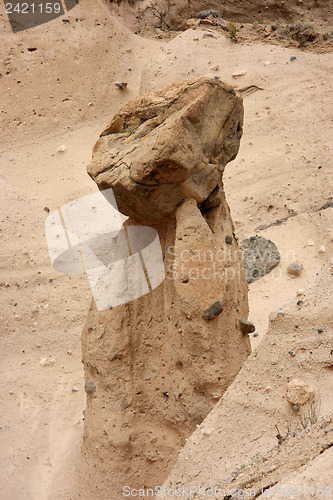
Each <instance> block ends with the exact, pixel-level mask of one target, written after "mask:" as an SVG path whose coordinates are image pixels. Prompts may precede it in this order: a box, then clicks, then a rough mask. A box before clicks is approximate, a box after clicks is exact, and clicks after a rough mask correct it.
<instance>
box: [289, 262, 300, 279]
mask: <svg viewBox="0 0 333 500" xmlns="http://www.w3.org/2000/svg"><path fill="white" fill-rule="evenodd" d="M302 267H303V266H302V264H299V263H298V262H292V263H291V264H290V265H289V266H288V268H287V271H288V274H290V276H292V277H296V276H299V275H300V274H301V271H302Z"/></svg>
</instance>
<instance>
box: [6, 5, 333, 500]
mask: <svg viewBox="0 0 333 500" xmlns="http://www.w3.org/2000/svg"><path fill="white" fill-rule="evenodd" d="M230 3H231V4H232V2H229V4H230ZM295 3H296V2H295ZM304 3H305V4H307V2H304ZM229 4H227V5H229ZM147 5H150V4H149V3H148V2H139V3H136V4H135V6H134V8H133V7H132V6H130V5H127V4H126V3H125V4H123V3H120V4H117V5H114V4H109V3H107V2H104V1H103V0H98V1H95V2H93V1H92V0H82V1H80V2H79V4H78V5H77V6H75V7H74V8H73V9H72V10H71V11H69V12H68V13H66V14H65V16H62V17H58V18H56V19H54V20H52V21H50V22H49V23H46V24H42V25H40V26H37V27H34V28H31V29H28V30H23V31H19V32H17V33H13V32H12V30H11V27H10V23H9V20H8V18H7V15H6V13H5V8H4V4H1V5H0V26H1V32H0V40H1V43H0V89H1V126H0V127H1V128H0V130H1V143H0V181H1V243H0V251H1V276H0V287H1V306H2V307H1V310H2V321H1V330H0V346H1V363H0V373H1V391H0V401H1V403H0V408H1V410H0V438H1V439H0V443H1V446H0V478H1V482H0V484H1V494H0V496H1V498H2V499H3V500H20V499H22V500H27V499H32V500H44V499H45V500H46V499H54V498H59V499H60V498H61V499H66V500H67V499H68V500H69V499H75V498H84V499H90V498H96V499H99V498H100V499H104V498H122V496H119V497H117V496H116V495H113V493H112V492H110V491H108V490H107V486H106V483H105V484H103V481H102V482H101V484H100V487H99V489H98V492H97V491H96V492H95V493H94V487H93V486H91V485H90V486H89V485H86V486H85V487H84V488H82V487H81V488H80V485H78V479H77V478H78V475H79V473H80V470H81V454H80V453H81V452H80V450H81V446H82V444H83V438H84V429H83V424H84V422H83V418H84V417H83V410H84V408H85V404H86V393H85V386H84V384H85V381H84V372H83V366H82V362H81V357H82V355H81V332H82V329H83V326H84V323H85V319H86V316H87V312H88V309H89V305H90V302H91V290H90V287H89V283H88V279H87V277H86V276H85V275H83V274H63V273H60V272H57V271H55V270H54V269H53V267H52V265H51V262H50V257H49V252H48V247H47V241H46V236H45V220H46V218H47V216H48V214H49V212H53V211H54V210H57V209H58V208H59V207H60V206H62V205H64V204H66V203H68V202H70V201H73V200H75V199H77V198H80V197H81V196H84V195H87V194H90V193H94V192H96V191H97V190H98V189H97V186H96V184H95V183H94V182H93V180H92V179H91V178H90V177H89V176H88V174H87V171H86V169H87V165H88V164H89V163H90V161H91V153H92V148H93V145H94V144H95V142H96V140H97V139H98V136H99V134H100V132H101V131H102V130H103V128H105V126H106V125H107V123H108V122H109V121H110V119H111V118H112V116H113V115H114V114H115V113H116V111H117V110H118V109H119V108H121V107H122V106H123V105H124V104H125V103H126V102H127V101H129V100H131V99H133V98H135V97H137V96H138V95H142V94H144V93H148V92H154V91H156V90H160V89H163V88H164V87H166V86H167V85H170V84H172V83H174V82H176V81H179V80H186V79H192V78H196V77H199V76H211V77H215V76H218V77H219V78H220V79H221V80H222V81H223V82H226V83H228V84H230V85H232V86H233V87H234V88H236V89H238V90H239V91H241V93H242V96H243V101H244V111H245V116H244V133H243V137H242V139H241V147H240V150H239V153H238V155H237V157H236V159H235V160H234V161H232V162H230V163H229V164H228V165H227V167H226V169H225V172H224V176H223V179H224V187H225V191H226V198H227V201H228V203H229V206H230V209H231V214H232V218H233V221H234V225H235V233H236V235H237V237H238V239H239V241H241V240H243V239H245V238H249V237H251V236H254V235H260V236H263V237H265V238H268V239H270V240H272V241H273V242H274V243H275V244H276V246H277V248H278V250H279V252H280V256H281V261H280V263H279V265H278V266H277V267H276V268H275V269H274V270H273V271H272V272H271V273H269V274H267V275H266V276H264V277H262V278H260V279H259V280H257V281H255V282H254V283H251V284H250V285H249V291H248V293H249V311H250V312H249V320H250V321H252V322H253V323H254V324H255V326H256V335H253V334H250V339H251V344H252V350H253V353H255V352H256V351H257V352H258V353H259V354H258V356H261V358H260V360H261V361H260V363H257V364H255V363H256V361H255V360H253V353H252V355H251V356H252V357H251V359H250V360H249V364H248V365H247V366H248V368H246V367H245V368H246V369H247V370H248V371H249V375H248V376H249V377H250V378H251V379H252V380H257V381H258V380H260V384H259V383H258V384H257V388H256V389H255V390H256V391H257V393H256V396H257V397H256V398H254V402H253V406H254V409H253V408H252V410H253V413H251V412H250V413H249V414H247V413H246V411H245V410H244V411H245V413H244V415H245V416H244V415H243V413H242V412H243V409H242V404H241V402H242V398H243V397H244V394H243V392H242V391H241V390H240V389H239V387H240V386H241V384H242V383H244V381H243V380H241V379H240V378H239V377H240V375H239V376H238V377H237V378H236V381H235V384H236V386H235V389H234V392H232V387H231V389H230V392H228V394H227V396H226V398H227V399H226V402H225V407H223V401H222V402H221V401H220V402H219V403H218V404H217V406H216V408H214V410H213V412H212V413H211V414H210V415H209V417H208V421H207V423H204V424H203V426H204V427H203V428H204V429H205V428H206V427H207V426H208V427H209V429H210V430H209V432H206V434H205V432H203V433H201V434H203V436H205V435H206V437H207V436H208V439H211V434H212V433H213V434H214V432H217V430H218V428H219V427H218V425H219V422H220V423H221V422H222V423H221V425H222V424H223V422H225V421H228V419H229V420H230V419H231V418H232V419H234V420H233V422H237V421H240V424H241V425H242V426H244V425H245V426H247V425H248V426H249V430H248V432H249V434H250V435H251V439H253V440H254V441H255V440H256V439H257V436H256V432H255V431H254V430H253V427H255V423H256V422H255V419H256V418H257V417H258V412H259V414H260V401H261V399H260V398H262V400H264V399H265V398H266V396H267V393H269V391H270V387H272V385H273V382H272V380H271V377H272V373H271V371H270V370H269V369H268V368H267V366H264V365H265V360H266V361H267V364H268V361H269V360H270V359H271V358H270V356H271V355H272V353H273V352H274V347H272V346H271V347H269V346H270V344H267V345H265V346H264V342H265V338H266V337H265V335H266V332H267V329H268V328H269V332H270V334H269V336H268V338H269V339H270V341H269V342H272V337H273V336H274V335H275V334H274V332H275V333H276V342H277V343H278V344H281V345H283V346H285V348H286V353H287V354H284V351H283V350H282V349H281V350H280V351H279V350H277V352H275V354H274V355H275V356H276V363H277V367H278V372H280V373H283V372H285V373H288V374H289V376H294V374H296V372H297V370H296V368H293V367H292V366H291V365H290V359H289V357H290V356H289V357H288V350H292V349H293V340H292V338H285V337H283V331H286V330H288V328H290V325H291V324H294V323H295V322H296V321H297V318H298V317H299V318H300V322H301V321H303V322H304V329H305V331H306V332H310V330H311V329H312V330H313V331H314V332H317V331H318V329H322V330H324V335H325V339H326V340H325V342H326V344H325V345H327V346H328V345H330V346H331V347H332V349H333V346H332V341H333V340H332V339H333V336H332V335H333V333H332V324H333V323H332V302H331V297H332V291H333V286H332V260H330V259H332V250H333V234H332V220H333V217H332V210H333V205H332V196H333V195H332V187H333V165H332V155H333V140H332V122H333V107H332V98H331V96H332V90H333V89H332V76H331V75H332V73H333V58H332V47H333V45H332V40H333V38H330V36H329V34H330V33H332V31H331V28H330V25H332V24H333V18H331V19H329V18H328V16H327V15H326V14H327V12H326V11H325V10H323V12H322V17H321V18H320V9H319V10H318V8H316V10H313V11H312V12H313V13H314V15H313V19H311V14H312V12H311V9H310V11H306V16H305V17H306V19H307V18H308V17H309V16H310V19H309V22H310V23H313V26H315V32H316V33H317V38H316V39H315V40H313V41H309V40H307V41H306V42H305V43H304V42H303V41H301V42H299V41H297V37H296V38H288V36H287V35H286V33H287V31H286V30H285V31H284V33H285V34H284V36H283V37H281V38H278V37H276V36H275V35H274V33H275V31H276V30H272V29H271V26H272V25H274V24H275V23H276V22H278V21H279V22H280V23H282V24H283V23H286V26H287V23H289V25H290V24H291V23H299V22H304V17H302V16H301V14H302V12H301V14H299V10H297V9H301V11H302V5H297V9H296V11H291V13H290V14H288V15H289V19H284V20H283V19H281V12H279V10H278V9H277V10H276V11H274V8H273V7H272V6H270V10H269V12H268V14H267V16H266V15H264V14H259V13H258V11H259V8H258V9H257V11H256V15H254V12H255V10H253V13H252V14H249V15H248V17H250V19H246V16H245V15H244V18H243V19H242V16H241V13H239V14H236V13H235V12H233V11H232V9H231V10H229V11H228V9H226V12H223V13H222V15H223V17H226V16H227V15H230V18H227V20H228V21H230V22H233V23H235V26H236V29H237V40H235V39H234V38H233V37H232V36H230V33H229V32H228V31H225V30H222V29H221V28H219V27H218V26H213V25H211V24H202V25H200V26H192V27H187V26H185V23H186V20H187V18H190V17H195V16H196V11H193V12H191V15H190V14H188V12H187V11H185V10H184V11H183V12H184V18H183V19H182V23H181V22H180V21H179V17H180V16H181V13H179V12H178V13H177V15H175V16H174V18H173V17H172V15H171V14H172V13H170V8H171V7H170V5H169V11H168V10H167V9H165V10H164V11H163V8H164V4H163V3H161V7H160V10H161V11H163V12H165V16H166V19H167V21H168V22H169V23H170V24H171V23H172V22H174V26H172V27H173V28H174V29H173V30H168V29H166V28H165V26H163V25H162V28H160V27H155V28H154V26H153V24H154V22H155V21H154V19H153V20H151V19H150V18H148V19H147V21H146V23H145V24H144V25H142V24H141V25H140V23H138V22H136V16H137V15H139V13H140V12H142V11H143V9H144V7H146V6H147ZM154 5H156V6H157V7H159V4H158V2H157V3H155V4H154ZM196 7H197V11H199V10H202V9H204V8H210V7H211V6H210V5H208V4H207V2H203V1H202V2H197V6H196ZM212 7H213V8H216V2H215V4H214V5H212ZM229 7H230V5H229ZM253 9H254V7H253ZM304 9H305V7H304ZM298 14H299V15H300V17H299V18H298V17H296V16H297V15H298ZM232 16H233V17H232ZM251 16H252V22H251V23H250V24H249V21H251ZM64 18H65V19H67V20H69V22H63V20H64ZM176 20H177V21H178V23H176ZM306 22H307V21H306ZM242 23H243V24H242ZM176 24H177V26H176ZM241 26H243V27H241ZM279 30H281V33H282V28H278V30H277V31H278V32H279ZM273 35H274V36H273ZM323 35H327V36H325V37H323ZM119 81H124V82H126V83H127V87H126V88H125V89H124V90H122V89H119V88H118V87H117V86H116V85H115V82H119ZM61 146H64V148H62V147H61ZM281 220H282V221H281ZM294 261H297V262H299V263H301V264H302V266H303V267H302V271H301V273H300V275H299V276H297V277H294V276H291V275H290V274H288V272H287V267H288V265H289V264H291V263H292V262H294ZM316 280H317V281H316ZM318 280H319V281H318ZM300 298H302V300H303V301H304V303H305V304H306V305H307V304H309V307H308V309H307V312H306V313H304V315H303V316H304V317H303V316H302V314H303V312H302V311H300V307H299V304H298V305H297V302H298V301H299V300H300ZM277 313H285V316H283V315H282V314H281V318H282V319H281V320H278V322H279V321H281V322H282V323H283V324H282V325H280V323H279V325H278V327H277V330H274V325H273V326H272V321H271V320H270V319H269V318H270V317H271V318H272V317H273V316H274V315H277ZM272 315H273V316H272ZM288 318H290V322H289V323H288V321H289V320H288ZM279 328H280V329H279ZM267 342H268V341H267ZM323 342H324V341H323ZM289 345H290V349H288V346H289ZM331 352H332V351H331ZM251 360H252V361H251ZM252 362H253V363H252ZM250 363H252V364H250ZM316 366H317V365H316ZM318 366H319V365H318ZM327 366H329V368H330V369H327V370H326V371H325V369H326V368H327ZM277 367H276V366H275V367H274V368H273V371H274V370H276V369H277ZM325 367H326V368H325ZM261 368H262V371H260V369H261ZM331 368H332V365H327V364H326V365H325V366H324V365H323V367H322V370H323V372H320V371H318V372H316V371H315V370H314V371H313V376H315V377H316V380H317V381H318V384H319V390H320V392H321V406H320V410H318V412H319V414H318V417H322V418H326V417H327V418H328V416H329V415H332V412H333V402H332V388H333V379H332V369H331ZM318 370H319V368H318ZM240 373H241V374H242V372H240ZM245 373H246V372H245ZM308 373H310V374H311V373H312V372H311V367H310V368H309V370H308ZM320 373H323V376H322V377H321V376H320ZM237 384H238V385H237ZM277 385H279V384H277ZM267 387H268V389H267ZM73 389H74V391H73ZM244 390H245V389H244ZM261 391H262V392H261ZM265 391H266V392H265ZM228 398H229V399H228ZM237 398H238V399H237ZM236 399H237V404H236V403H235V405H236V406H232V401H236ZM273 399H274V398H273ZM228 405H229V406H228ZM230 405H231V406H230ZM228 408H234V409H233V411H231V410H230V411H229V413H228ZM235 408H236V409H235ZM252 410H251V411H252ZM218 411H220V413H217V412H218ZM214 412H215V413H214ZM223 412H224V413H223ZM237 412H239V413H237ZM245 417H246V419H247V418H249V419H250V421H248V420H246V419H245ZM244 419H245V420H244ZM240 424H239V425H240ZM273 424H274V422H273ZM273 424H272V422H270V421H269V419H265V418H262V419H259V417H258V427H259V426H260V433H261V434H262V435H263V436H264V438H263V439H264V441H263V442H262V443H261V444H260V445H258V449H256V448H255V446H254V452H253V453H252V455H255V454H256V453H258V452H260V451H262V449H263V447H265V446H266V448H267V447H269V446H272V443H273V442H274V443H275V442H276V439H275V436H274V434H272V432H274V431H272V428H271V427H272V426H273V427H274V425H273ZM235 425H236V424H235ZM205 426H206V427H205ZM258 427H257V431H258ZM242 428H244V427H242ZM196 432H197V433H199V432H200V429H199V430H198V431H196ZM257 434H258V433H257ZM231 435H232V433H230V436H231ZM194 436H195V435H194ZM189 438H190V436H189ZM193 439H194V438H193ZM193 439H192V438H191V440H192V441H193ZM220 439H221V438H220ZM228 439H229V441H228ZM228 439H225V441H224V442H220V445H221V446H220V449H223V450H224V452H225V456H226V457H228V456H229V455H230V456H229V460H230V463H229V465H228V464H227V465H226V466H225V467H226V470H229V469H230V470H231V469H232V467H236V466H237V464H238V466H240V465H241V464H240V463H238V462H237V454H238V456H239V454H241V453H242V450H243V443H244V435H242V434H241V433H236V434H235V435H232V438H231V437H228ZM191 440H190V439H189V441H188V443H187V445H186V449H185V450H183V452H182V453H181V454H180V458H179V461H178V462H177V464H172V465H175V467H174V468H173V472H172V473H171V476H170V478H169V479H167V478H168V476H169V474H170V472H171V468H169V469H168V470H166V471H165V477H164V478H163V481H167V480H168V483H166V484H169V485H175V484H178V482H179V483H181V480H180V478H181V477H183V480H182V481H183V483H182V484H186V481H188V484H190V483H189V481H191V480H192V479H193V477H195V476H197V477H199V478H201V479H202V484H211V485H213V483H214V481H216V476H214V471H216V467H217V466H216V462H215V458H216V454H217V453H218V451H217V450H215V449H213V448H212V447H209V446H207V441H204V440H203V442H202V443H201V444H200V442H199V446H197V447H196V448H195V449H194V446H192V441H191ZM214 442H215V444H216V443H217V444H218V443H219V441H218V439H215V440H214ZM217 444H216V446H217ZM212 446H213V445H212ZM251 446H252V445H251ZM260 446H261V448H260ZM327 446H328V445H327ZM212 450H213V451H212ZM226 450H229V451H228V452H227V451H226ZM230 450H231V451H230ZM247 452H248V453H250V452H249V451H248V450H247ZM228 453H229V455H228ZM325 453H329V450H328V451H327V452H325ZM318 454H319V452H318ZM312 458H313V457H311V460H312ZM195 461H196V465H194V462H195ZM318 461H320V462H319V465H318ZM198 462H199V464H200V465H201V468H200V467H199V465H198ZM190 463H191V465H190ZM303 465H304V463H301V464H298V467H303ZM148 466H149V464H148V465H147V467H148ZM199 469H200V474H201V475H200V474H199ZM221 470H222V469H221ZM221 470H220V471H219V474H221ZM223 470H224V469H223ZM302 470H303V469H302ZM191 471H193V474H192V472H191ZM291 471H292V468H290V472H291ZM296 472H297V471H296ZM96 474H98V473H96ZM288 474H289V471H286V472H285V477H286V478H287V477H288ZM311 474H312V476H311ZM303 476H304V478H305V477H309V478H310V479H309V481H310V480H312V483H313V484H315V479H314V478H317V481H319V483H320V486H332V477H333V466H332V457H327V459H325V454H323V455H321V456H320V457H319V458H316V461H315V460H314V461H313V462H311V464H310V469H307V470H306V471H305V472H304V474H303ZM311 478H312V479H311ZM280 479H281V478H279V480H280ZM114 481H115V482H116V479H115V480H114ZM286 481H287V479H286ZM277 482H278V481H277V480H276V482H275V483H277ZM287 482H288V481H287ZM312 483H311V484H312ZM319 483H318V484H319ZM324 483H325V484H324ZM326 483H327V484H326ZM82 484H83V480H82V481H81V486H82ZM286 484H287V483H286ZM308 484H310V482H309V483H308ZM137 487H138V488H139V487H140V484H138V485H137ZM307 495H308V497H307V498H310V493H309V490H307ZM330 496H331V497H333V493H331V495H328V494H327V495H326V498H327V497H330ZM276 498H277V497H276ZM285 498H287V497H285Z"/></svg>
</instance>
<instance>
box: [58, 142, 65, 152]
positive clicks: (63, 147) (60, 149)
mask: <svg viewBox="0 0 333 500" xmlns="http://www.w3.org/2000/svg"><path fill="white" fill-rule="evenodd" d="M64 151H66V146H65V145H64V144H62V145H61V146H59V148H58V152H59V153H63V152H64Z"/></svg>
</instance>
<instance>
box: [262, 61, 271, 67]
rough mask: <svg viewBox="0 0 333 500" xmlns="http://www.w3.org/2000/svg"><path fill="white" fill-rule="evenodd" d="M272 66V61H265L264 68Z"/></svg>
mask: <svg viewBox="0 0 333 500" xmlns="http://www.w3.org/2000/svg"><path fill="white" fill-rule="evenodd" d="M270 64H272V63H271V61H265V62H264V66H269V65H270Z"/></svg>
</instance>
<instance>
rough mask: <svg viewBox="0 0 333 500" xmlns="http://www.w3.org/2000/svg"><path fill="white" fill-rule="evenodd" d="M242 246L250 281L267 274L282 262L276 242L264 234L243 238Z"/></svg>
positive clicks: (246, 271) (247, 276)
mask: <svg viewBox="0 0 333 500" xmlns="http://www.w3.org/2000/svg"><path fill="white" fill-rule="evenodd" d="M240 248H241V250H242V256H243V266H244V269H245V273H246V280H247V282H248V283H253V282H254V281H256V280H258V279H259V278H261V277H262V276H265V275H266V274H268V273H269V272H271V271H272V269H274V267H276V266H277V265H278V264H279V262H280V254H279V251H278V249H277V247H276V245H275V243H273V241H271V240H267V239H266V238H264V237H263V236H251V238H249V239H246V240H243V241H242V242H241V244H240Z"/></svg>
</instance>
